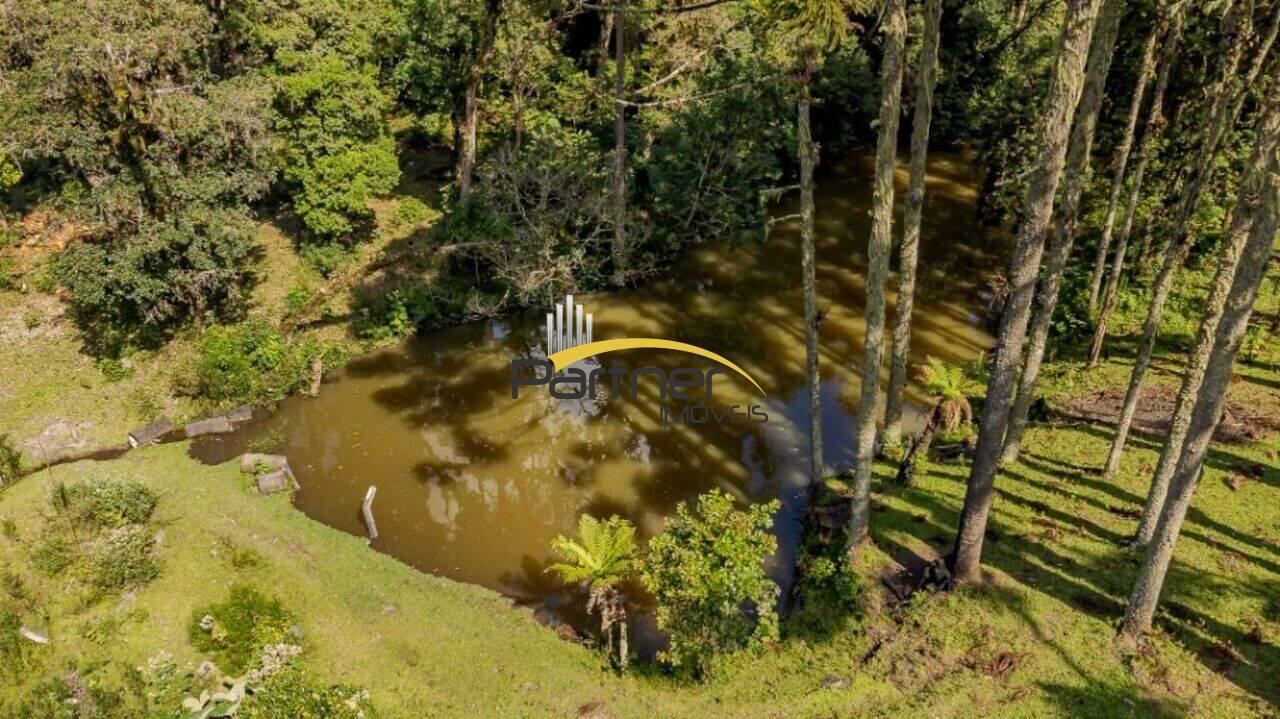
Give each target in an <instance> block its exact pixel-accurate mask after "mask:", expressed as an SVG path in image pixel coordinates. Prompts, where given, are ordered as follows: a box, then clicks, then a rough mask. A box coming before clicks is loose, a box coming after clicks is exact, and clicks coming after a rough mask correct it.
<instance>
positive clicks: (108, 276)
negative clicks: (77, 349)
mask: <svg viewBox="0 0 1280 719" xmlns="http://www.w3.org/2000/svg"><path fill="white" fill-rule="evenodd" d="M253 234H254V227H253V223H252V221H251V220H250V218H249V215H248V213H247V212H245V211H243V210H238V209H233V210H222V209H211V210H205V209H192V210H191V211H189V212H187V213H185V214H182V215H179V216H175V217H170V218H166V219H164V220H154V221H153V220H144V221H143V222H142V223H141V224H140V225H139V226H138V227H137V228H136V230H133V231H131V232H128V233H122V234H119V235H117V236H115V237H114V238H113V239H111V240H108V241H106V242H90V243H78V244H73V245H71V246H69V247H68V248H67V250H66V251H65V252H64V253H63V254H62V255H61V256H60V257H59V258H58V260H57V262H56V263H55V265H54V275H55V277H56V278H57V281H58V283H59V284H60V285H62V286H63V287H65V288H66V289H67V291H68V292H69V294H70V302H71V306H72V309H73V310H74V312H75V315H76V317H77V319H78V320H80V321H81V322H83V323H86V324H87V326H90V327H93V328H95V329H96V330H97V332H96V333H95V334H93V335H92V336H91V337H89V338H88V340H89V344H90V348H91V349H94V350H95V351H98V352H101V353H104V354H108V355H114V354H116V353H118V352H119V351H120V350H121V349H122V348H123V347H125V346H126V345H128V344H130V343H138V344H150V343H154V342H156V341H158V340H161V339H163V338H164V337H166V336H167V332H168V331H169V330H170V329H171V328H172V327H173V326H174V325H175V324H176V323H178V322H180V321H182V320H186V319H190V318H192V317H196V316H201V315H204V314H206V313H213V314H215V315H218V316H227V315H228V314H230V313H233V312H234V311H236V310H237V309H239V307H240V304H241V302H242V301H243V300H244V298H245V296H246V291H247V290H248V287H249V284H250V282H251V280H252V279H253V272H252V269H251V268H252V266H253V264H254V261H255V259H256V257H257V256H258V250H257V249H256V247H255V246H254V243H253Z"/></svg>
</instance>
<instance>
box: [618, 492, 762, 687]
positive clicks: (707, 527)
mask: <svg viewBox="0 0 1280 719" xmlns="http://www.w3.org/2000/svg"><path fill="white" fill-rule="evenodd" d="M778 506H779V505H778V502H777V501H776V500H775V501H773V502H769V503H768V504H758V505H755V506H752V507H751V508H749V509H748V510H746V511H741V510H738V509H735V508H734V506H733V500H732V499H730V497H729V495H727V494H725V493H723V492H721V491H719V490H713V491H711V492H709V493H707V494H704V495H702V496H700V497H698V501H697V504H696V505H695V507H694V508H693V509H690V508H689V507H688V506H686V505H685V503H683V502H682V503H681V504H680V506H679V507H678V508H677V510H676V512H677V517H676V519H675V520H673V521H672V522H671V523H670V524H668V526H667V528H666V529H665V530H664V531H663V532H662V534H660V535H658V536H657V537H654V538H653V539H652V540H651V541H650V542H649V548H648V552H647V555H646V556H645V558H644V562H643V565H642V569H641V580H642V581H643V582H644V585H645V587H646V588H648V590H649V591H650V592H652V593H653V595H654V597H655V598H656V599H657V602H658V626H659V627H660V628H661V629H663V630H665V631H667V632H668V633H669V634H670V635H671V648H670V649H669V650H668V651H666V652H664V653H663V654H662V658H663V659H665V660H666V661H668V662H670V663H671V665H672V666H673V667H675V668H676V669H678V670H682V671H685V672H687V673H693V674H701V673H705V672H706V671H707V670H708V669H709V668H710V664H711V662H712V660H714V659H715V658H716V656H717V655H720V654H724V653H728V652H733V651H737V650H740V649H745V648H749V647H758V646H761V645H763V644H764V643H765V642H769V641H773V640H775V639H776V638H777V637H778V617H777V613H776V610H775V606H774V605H775V603H776V602H777V599H778V585H777V584H776V583H774V581H773V580H772V579H770V578H769V576H768V575H767V574H765V570H764V561H765V560H766V559H767V558H768V557H770V556H772V555H773V552H774V550H776V549H777V546H778V543H777V540H776V539H775V538H774V537H773V535H772V534H770V531H769V530H770V529H771V528H772V526H773V513H774V512H775V511H777V509H778Z"/></svg>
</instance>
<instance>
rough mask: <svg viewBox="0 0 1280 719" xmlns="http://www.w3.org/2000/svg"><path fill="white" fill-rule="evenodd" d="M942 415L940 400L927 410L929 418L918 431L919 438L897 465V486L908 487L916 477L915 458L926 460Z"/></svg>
mask: <svg viewBox="0 0 1280 719" xmlns="http://www.w3.org/2000/svg"><path fill="white" fill-rule="evenodd" d="M941 413H942V400H938V401H937V402H935V403H934V405H933V409H931V410H929V417H928V419H926V420H925V423H924V429H922V430H920V436H919V437H918V438H916V441H915V442H914V443H912V445H911V449H910V450H909V451H908V452H907V454H906V456H904V457H903V458H902V462H901V463H900V464H899V465H898V477H897V480H896V481H897V482H898V484H900V485H902V486H903V487H910V486H911V483H912V482H913V481H914V480H915V477H916V457H917V456H918V457H920V458H921V459H922V460H923V459H926V458H928V456H929V447H930V446H931V445H932V444H933V435H934V434H935V433H936V432H937V431H938V417H939V415H940V414H941Z"/></svg>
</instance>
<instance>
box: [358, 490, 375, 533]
mask: <svg viewBox="0 0 1280 719" xmlns="http://www.w3.org/2000/svg"><path fill="white" fill-rule="evenodd" d="M377 494H378V488H377V487H376V486H374V485H370V486H369V490H368V491H367V492H365V493H364V502H363V503H362V504H361V506H360V509H361V510H362V511H363V512H364V524H365V526H366V527H368V528H369V541H370V542H372V541H373V540H375V539H377V538H378V523H377V522H375V521H373V498H374V496H375V495H377Z"/></svg>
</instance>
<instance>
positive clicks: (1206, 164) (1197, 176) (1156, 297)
mask: <svg viewBox="0 0 1280 719" xmlns="http://www.w3.org/2000/svg"><path fill="white" fill-rule="evenodd" d="M1231 12H1232V13H1235V14H1236V15H1237V22H1239V24H1240V25H1241V27H1240V28H1239V31H1238V32H1235V33H1233V37H1231V38H1229V39H1228V40H1227V41H1226V42H1227V43H1228V46H1227V56H1226V58H1225V59H1224V61H1223V64H1222V74H1221V76H1220V77H1219V83H1218V88H1217V92H1215V93H1214V95H1215V98H1214V100H1215V101H1214V102H1212V103H1211V105H1210V108H1211V109H1210V111H1209V116H1208V117H1207V118H1206V123H1205V128H1204V132H1203V134H1202V135H1201V136H1202V137H1203V138H1204V140H1203V142H1202V143H1201V144H1200V151H1199V153H1197V155H1196V160H1195V164H1194V165H1192V167H1191V174H1190V177H1189V179H1188V181H1187V184H1186V189H1185V190H1184V191H1183V194H1182V198H1181V200H1180V201H1179V203H1178V214H1177V219H1176V220H1175V221H1174V228H1173V233H1172V235H1171V236H1170V238H1169V244H1168V246H1167V247H1166V248H1165V253H1164V261H1163V263H1162V265H1161V267H1160V274H1159V276H1157V278H1156V283H1155V287H1154V288H1153V289H1152V292H1151V306H1150V307H1148V309H1147V320H1146V322H1145V323H1144V324H1143V326H1142V339H1141V340H1140V341H1139V343H1138V352H1137V355H1136V356H1135V357H1134V362H1133V371H1132V373H1131V374H1130V376H1129V388H1128V390H1127V391H1126V393H1125V398H1124V407H1123V408H1121V410H1120V418H1119V421H1118V422H1117V424H1116V436H1115V439H1114V440H1113V441H1112V443H1111V451H1110V453H1109V454H1108V455H1107V464H1106V466H1105V467H1104V468H1103V476H1104V477H1112V476H1114V475H1115V473H1116V470H1117V469H1119V467H1120V457H1121V456H1122V455H1123V453H1124V447H1125V443H1126V442H1127V441H1128V439H1129V429H1130V428H1131V427H1132V425H1133V415H1134V413H1135V412H1136V411H1137V408H1138V398H1139V397H1140V396H1141V393H1142V381H1143V378H1144V377H1145V376H1146V372H1147V367H1148V366H1149V365H1150V364H1151V353H1152V352H1153V351H1154V350H1155V345H1156V336H1157V335H1158V334H1159V330H1160V315H1161V314H1162V313H1163V312H1164V303H1165V301H1166V300H1168V299H1169V292H1170V290H1171V289H1173V278H1174V275H1175V274H1177V272H1178V270H1179V269H1180V268H1181V267H1182V263H1183V261H1184V260H1185V259H1186V257H1187V253H1188V252H1189V251H1190V250H1191V245H1192V244H1194V242H1193V239H1194V238H1192V236H1191V218H1192V216H1193V215H1194V214H1195V211H1196V207H1197V206H1199V204H1200V196H1201V195H1202V194H1203V193H1204V189H1205V187H1207V186H1208V184H1209V178H1210V176H1211V175H1212V174H1213V158H1214V156H1215V155H1216V154H1217V151H1218V144H1219V141H1220V140H1221V139H1222V136H1223V135H1224V134H1226V132H1227V130H1228V129H1229V128H1230V127H1232V126H1233V125H1234V124H1235V120H1236V118H1235V117H1234V116H1231V117H1228V114H1230V113H1232V111H1233V108H1238V107H1239V106H1238V105H1233V103H1232V102H1231V100H1232V99H1233V98H1232V93H1231V85H1232V81H1233V79H1234V78H1235V75H1236V70H1237V69H1238V68H1239V67H1240V58H1241V55H1242V54H1243V52H1244V46H1245V44H1246V43H1245V38H1246V36H1247V35H1248V28H1247V25H1248V15H1247V13H1246V12H1244V11H1243V10H1242V6H1239V5H1237V6H1235V7H1233V8H1232V10H1231ZM1227 22H1228V23H1229V24H1228V27H1230V26H1231V25H1230V22H1231V21H1230V20H1228V21H1227Z"/></svg>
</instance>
